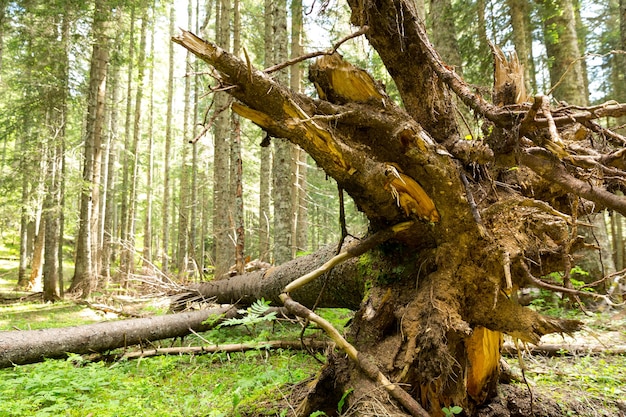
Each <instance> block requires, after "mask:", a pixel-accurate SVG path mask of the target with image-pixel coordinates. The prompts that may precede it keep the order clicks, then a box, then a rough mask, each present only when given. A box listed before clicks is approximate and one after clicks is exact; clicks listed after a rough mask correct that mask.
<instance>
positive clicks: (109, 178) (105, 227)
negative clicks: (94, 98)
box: [100, 11, 121, 288]
mask: <svg viewBox="0 0 626 417" xmlns="http://www.w3.org/2000/svg"><path fill="white" fill-rule="evenodd" d="M120 17H121V13H120V12H119V11H118V12H117V16H116V21H117V22H121V19H120ZM119 41H120V35H119V34H118V35H117V36H116V44H118V45H119V43H120V42H119ZM115 61H117V60H115ZM109 85H110V88H109V91H110V102H111V106H110V108H109V112H110V114H109V125H108V138H107V146H106V153H107V158H106V161H107V165H106V168H105V171H106V177H104V183H103V185H104V187H103V190H104V193H103V194H104V195H103V200H104V204H103V208H102V213H103V216H102V217H103V219H102V246H101V247H102V252H101V260H100V261H101V265H102V267H101V270H100V274H101V275H102V277H103V279H104V286H105V288H106V286H108V284H109V281H110V278H111V263H112V261H113V260H114V257H115V250H114V249H115V244H114V241H115V239H113V237H114V236H115V233H116V232H115V231H116V230H117V228H116V227H115V225H116V223H117V222H116V211H117V210H116V209H117V204H116V198H115V194H116V191H117V187H116V181H117V178H118V175H117V170H116V169H115V167H116V165H117V162H118V147H119V144H118V140H117V138H118V135H119V119H120V107H119V105H118V103H120V101H121V77H120V66H119V64H117V63H116V64H114V65H112V67H111V70H110V71H109Z"/></svg>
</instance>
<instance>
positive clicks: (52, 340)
mask: <svg viewBox="0 0 626 417" xmlns="http://www.w3.org/2000/svg"><path fill="white" fill-rule="evenodd" d="M236 315H237V312H236V309H234V308H228V307H221V308H214V309H209V310H200V311H194V312H187V313H179V314H169V315H165V316H154V317H148V318H141V319H132V320H120V321H112V322H103V323H95V324H87V325H83V326H76V327H68V328H64V329H42V330H25V331H23V330H20V331H10V332H1V333H0V368H7V367H10V366H14V365H24V364H28V363H33V362H40V361H42V360H44V358H63V357H67V355H68V354H69V353H77V354H83V353H93V352H106V351H108V350H111V349H117V348H127V347H128V346H132V345H137V344H142V343H145V342H151V341H155V340H161V339H168V338H173V337H182V336H185V335H188V334H190V333H192V332H202V331H207V330H210V329H211V328H213V327H214V326H215V325H217V324H218V323H220V322H221V321H222V320H224V319H227V318H231V317H235V316H236ZM209 317H216V318H219V320H217V321H216V320H211V323H210V324H204V323H203V322H204V321H205V320H207V319H208V318H209Z"/></svg>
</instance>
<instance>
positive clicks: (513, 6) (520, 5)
mask: <svg viewBox="0 0 626 417" xmlns="http://www.w3.org/2000/svg"><path fill="white" fill-rule="evenodd" d="M528 1H529V0H507V5H508V7H509V11H510V13H511V30H512V34H513V45H515V52H517V57H518V59H519V61H520V64H522V65H523V66H524V80H526V91H536V90H537V83H536V81H535V63H534V61H533V54H532V47H531V46H532V28H531V27H530V15H531V14H530V4H529V3H528Z"/></svg>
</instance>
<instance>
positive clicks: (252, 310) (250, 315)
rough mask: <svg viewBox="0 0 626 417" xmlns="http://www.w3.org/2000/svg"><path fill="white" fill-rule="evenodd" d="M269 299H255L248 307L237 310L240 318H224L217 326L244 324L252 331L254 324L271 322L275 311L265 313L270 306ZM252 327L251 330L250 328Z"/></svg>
mask: <svg viewBox="0 0 626 417" xmlns="http://www.w3.org/2000/svg"><path fill="white" fill-rule="evenodd" d="M270 304H271V301H265V299H264V298H261V299H260V300H256V301H255V302H254V303H252V305H251V306H250V307H248V308H247V309H245V310H243V309H241V310H237V312H238V313H239V314H243V317H241V318H232V319H227V320H224V321H223V322H222V323H220V325H219V326H218V327H223V326H240V325H242V326H244V327H245V328H246V329H248V331H249V332H250V333H252V332H253V331H254V330H255V328H256V325H257V324H259V323H266V322H272V321H274V320H275V319H276V312H275V311H272V312H270V313H267V310H269V308H270ZM251 328H252V330H251Z"/></svg>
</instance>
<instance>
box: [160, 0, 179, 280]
mask: <svg viewBox="0 0 626 417" xmlns="http://www.w3.org/2000/svg"><path fill="white" fill-rule="evenodd" d="M169 7H170V26H169V31H170V37H172V36H174V32H175V30H176V7H174V3H173V2H172V3H171V4H170V6H169ZM168 56H169V61H168V74H167V111H166V115H165V144H164V146H165V149H164V153H163V159H164V161H163V208H162V210H163V221H162V223H163V224H162V232H161V237H162V240H161V270H162V271H163V272H164V273H167V272H168V270H169V259H170V256H169V248H170V205H171V202H170V200H171V190H170V187H171V185H170V178H171V177H170V158H171V152H172V130H173V126H172V118H173V113H174V44H173V43H172V42H170V45H169V48H168Z"/></svg>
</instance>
